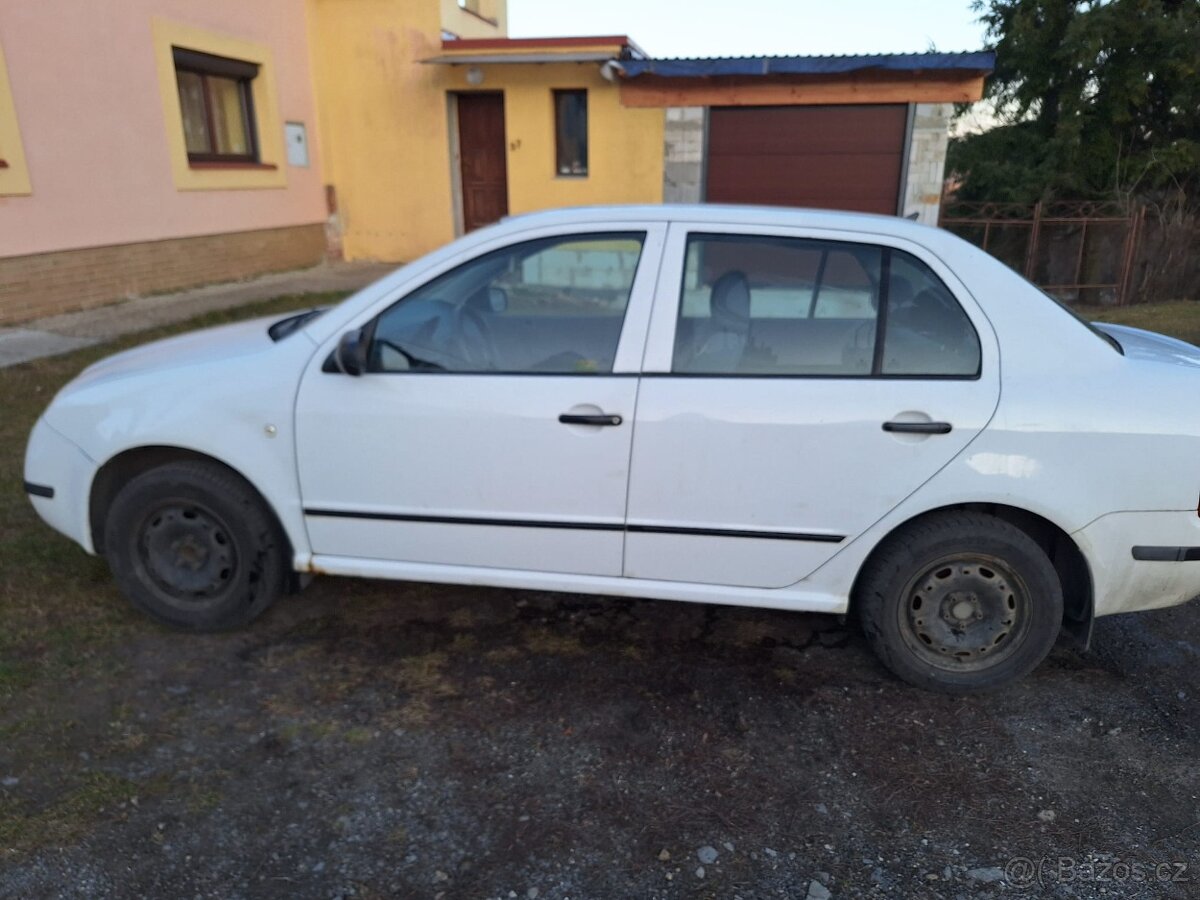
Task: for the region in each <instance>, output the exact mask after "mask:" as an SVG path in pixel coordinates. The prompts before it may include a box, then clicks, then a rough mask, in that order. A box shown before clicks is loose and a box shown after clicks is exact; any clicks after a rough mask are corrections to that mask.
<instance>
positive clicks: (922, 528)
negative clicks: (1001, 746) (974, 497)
mask: <svg viewBox="0 0 1200 900" xmlns="http://www.w3.org/2000/svg"><path fill="white" fill-rule="evenodd" d="M855 603H856V605H857V607H858V614H859V618H860V620H861V622H862V626H863V631H864V632H865V633H866V636H867V640H868V641H869V642H870V643H871V646H872V647H873V648H874V650H875V652H876V653H877V654H878V655H879V658H880V659H881V660H882V661H883V662H884V664H885V665H886V666H887V667H888V668H890V669H891V670H892V671H893V672H895V673H896V674H897V675H899V676H900V677H901V678H903V679H904V680H905V681H908V682H910V683H912V684H915V685H917V686H919V687H923V688H929V689H932V690H938V691H944V692H948V693H956V694H966V693H973V692H976V691H984V690H989V689H991V688H996V687H1000V686H1002V685H1004V684H1008V683H1009V682H1011V681H1014V680H1016V679H1018V678H1020V677H1022V676H1024V675H1026V674H1028V673H1029V672H1030V671H1032V670H1033V669H1034V668H1035V667H1036V666H1037V665H1038V663H1040V662H1041V661H1042V660H1043V659H1045V657H1046V655H1047V654H1048V653H1049V652H1050V648H1051V647H1053V645H1054V641H1055V639H1056V638H1057V636H1058V632H1059V628H1060V626H1061V624H1062V612H1063V597H1062V585H1061V584H1060V582H1059V579H1058V574H1057V573H1056V572H1055V570H1054V566H1053V564H1052V563H1051V562H1050V559H1049V558H1048V557H1047V556H1046V554H1045V553H1044V552H1043V551H1042V549H1041V547H1039V546H1038V545H1037V543H1036V542H1035V541H1034V540H1033V539H1032V538H1030V537H1029V535H1027V534H1025V532H1023V531H1021V530H1020V529H1019V528H1017V527H1016V526H1014V525H1012V524H1010V523H1008V522H1005V521H1003V520H1001V519H997V518H995V517H994V516H989V515H985V514H983V513H975V512H960V513H944V514H937V515H932V516H929V517H927V518H925V519H922V520H920V521H918V522H915V523H913V524H912V525H910V526H908V527H906V528H905V529H903V530H902V531H900V532H898V533H897V534H894V535H892V536H891V537H889V538H888V539H887V541H886V542H885V543H884V544H883V545H882V546H880V548H879V549H878V551H876V553H875V554H874V555H873V556H872V558H871V559H870V560H869V561H868V563H867V565H866V567H865V568H864V570H863V573H862V576H861V577H860V579H859V585H858V590H857V596H856V597H855Z"/></svg>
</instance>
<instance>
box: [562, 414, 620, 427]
mask: <svg viewBox="0 0 1200 900" xmlns="http://www.w3.org/2000/svg"><path fill="white" fill-rule="evenodd" d="M558 421H560V422H562V423H563V424H564V425H607V426H615V425H620V424H621V417H620V416H617V415H610V414H608V413H600V414H598V415H581V414H577V413H563V414H562V415H561V416H559V417H558Z"/></svg>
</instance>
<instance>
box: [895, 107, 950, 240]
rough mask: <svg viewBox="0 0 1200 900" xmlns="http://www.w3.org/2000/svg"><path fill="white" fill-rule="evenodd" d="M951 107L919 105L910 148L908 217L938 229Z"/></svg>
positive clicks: (906, 203)
mask: <svg viewBox="0 0 1200 900" xmlns="http://www.w3.org/2000/svg"><path fill="white" fill-rule="evenodd" d="M953 114H954V107H953V104H950V103H918V104H916V105H915V106H914V107H913V113H912V115H913V119H912V135H911V139H910V141H909V147H908V161H907V173H908V175H907V180H906V182H905V185H904V204H903V209H904V215H906V216H911V215H912V214H913V213H916V214H917V221H918V222H922V223H924V224H926V225H937V223H938V211H939V209H940V208H941V202H942V183H943V181H944V180H945V177H946V151H947V149H948V147H949V145H950V118H951V116H952V115H953Z"/></svg>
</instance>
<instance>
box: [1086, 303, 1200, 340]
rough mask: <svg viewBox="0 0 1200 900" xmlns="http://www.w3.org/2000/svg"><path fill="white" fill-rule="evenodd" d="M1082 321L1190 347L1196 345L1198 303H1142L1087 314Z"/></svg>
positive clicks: (1199, 321)
mask: <svg viewBox="0 0 1200 900" xmlns="http://www.w3.org/2000/svg"><path fill="white" fill-rule="evenodd" d="M1084 315H1085V317H1086V318H1089V319H1092V320H1093V321H1096V322H1111V323H1112V324H1114V325H1131V326H1133V327H1134V328H1145V329H1146V330H1147V331H1157V332H1160V333H1161V334H1169V335H1171V336H1172V337H1177V338H1179V339H1180V340H1183V341H1187V342H1188V343H1190V344H1200V301H1196V300H1175V301H1172V302H1170V303H1144V304H1141V305H1138V306H1116V307H1112V308H1110V309H1102V310H1091V309H1089V310H1087V311H1085V312H1084Z"/></svg>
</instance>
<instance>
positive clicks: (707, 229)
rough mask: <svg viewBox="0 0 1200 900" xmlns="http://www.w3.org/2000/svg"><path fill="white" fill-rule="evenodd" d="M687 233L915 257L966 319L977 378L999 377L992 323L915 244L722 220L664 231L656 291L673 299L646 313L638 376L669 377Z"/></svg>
mask: <svg viewBox="0 0 1200 900" xmlns="http://www.w3.org/2000/svg"><path fill="white" fill-rule="evenodd" d="M691 234H736V235H747V236H754V235H761V236H764V237H780V238H807V239H809V240H815V241H837V242H840V243H847V244H867V245H869V246H872V247H889V248H892V249H894V250H902V251H904V252H906V253H909V254H911V255H913V256H915V257H916V258H917V259H919V260H920V261H921V262H923V263H925V264H926V265H927V266H929V268H930V269H932V270H933V272H934V273H935V274H936V275H937V276H938V278H940V279H941V280H942V283H943V284H945V285H946V287H947V288H948V289H949V291H950V292H951V293H952V294H953V295H954V298H955V299H956V300H957V301H958V304H959V306H961V307H962V310H963V312H964V313H966V315H967V318H968V319H970V320H971V324H972V325H973V326H974V327H975V332H976V333H977V334H978V335H979V352H980V370H979V377H980V378H983V379H986V378H997V379H998V378H999V377H1000V344H999V340H998V339H997V337H996V331H995V329H994V328H992V323H991V321H990V320H989V319H988V317H987V316H986V315H985V314H984V312H983V310H982V309H981V308H980V306H979V303H978V302H977V301H976V300H975V297H974V296H973V295H972V294H971V292H970V291H968V290H967V287H966V285H965V284H963V283H962V281H961V280H959V278H958V276H957V275H955V274H954V272H952V271H951V270H950V269H949V268H948V267H947V266H946V265H945V264H944V263H943V262H942V261H941V260H940V259H939V258H938V257H937V256H936V255H935V254H933V253H932V252H930V251H929V250H927V249H926V248H925V247H922V246H921V245H920V244H915V243H913V242H912V241H908V240H905V239H904V238H901V237H896V236H894V235H890V234H874V233H868V232H864V231H841V230H839V229H837V228H812V227H804V226H800V227H797V226H784V225H780V226H774V225H745V224H730V223H722V222H698V221H688V222H672V223H671V224H670V226H669V227H668V229H667V236H666V245H665V246H664V247H663V253H662V262H661V264H660V266H659V276H658V279H659V280H658V285H659V289H658V293H660V294H661V293H662V292H663V291H666V292H668V293H671V294H673V297H672V298H671V299H669V300H667V301H666V302H663V300H662V299H660V300H659V301H658V302H657V303H655V305H654V308H653V310H652V311H651V318H650V328H649V331H648V332H647V334H646V350H645V355H644V356H643V357H642V374H643V375H656V376H662V375H671V374H673V373H672V371H671V367H672V365H673V363H674V358H675V328H676V325H677V324H678V318H679V304H680V303H681V302H682V300H683V297H682V295H681V294H680V291H679V285H681V284H682V283H683V274H684V272H683V268H684V256H685V254H686V252H687V240H688V236H689V235H691ZM688 377H699V378H707V377H717V376H705V375H701V376H688ZM735 377H738V378H745V379H747V380H752V379H754V378H761V377H787V378H797V379H814V378H823V379H837V378H839V377H840V376H836V375H820V376H817V375H795V376H790V375H789V376H756V375H738V376H735ZM927 377H928V376H916V375H914V376H911V379H910V380H913V381H923V380H926V379H927ZM889 378H890V379H896V378H899V379H902V380H903V379H905V378H906V376H889Z"/></svg>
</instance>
